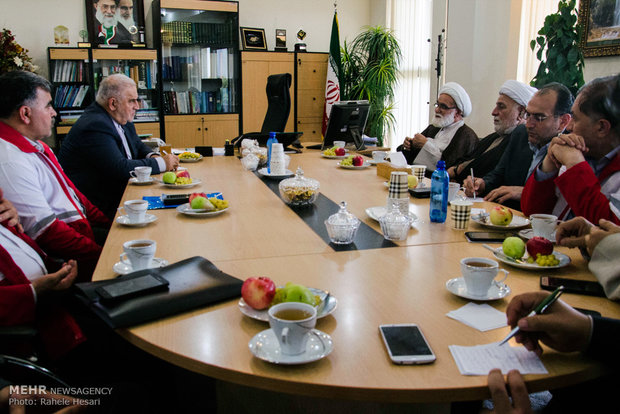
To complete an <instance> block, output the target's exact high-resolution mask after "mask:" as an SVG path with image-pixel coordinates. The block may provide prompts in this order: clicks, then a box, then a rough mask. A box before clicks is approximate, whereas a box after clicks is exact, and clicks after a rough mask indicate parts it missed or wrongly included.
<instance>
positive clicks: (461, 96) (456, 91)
mask: <svg viewBox="0 0 620 414" xmlns="http://www.w3.org/2000/svg"><path fill="white" fill-rule="evenodd" d="M442 93H445V94H446V95H450V96H451V97H452V99H454V103H455V104H456V107H457V108H459V109H460V110H461V113H462V114H463V117H466V116H469V114H470V113H471V100H470V99H469V95H467V92H465V89H463V87H462V86H461V85H459V84H458V83H456V82H448V83H446V84H445V85H443V86H442V87H441V89H439V94H440V95H441V94H442Z"/></svg>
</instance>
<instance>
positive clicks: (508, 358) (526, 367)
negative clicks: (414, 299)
mask: <svg viewBox="0 0 620 414" xmlns="http://www.w3.org/2000/svg"><path fill="white" fill-rule="evenodd" d="M448 348H449V349H450V352H451V353H452V357H453V358H454V362H456V365H457V366H458V368H459V371H460V372H461V374H462V375H487V374H488V373H489V371H491V370H492V369H494V368H499V369H501V371H502V373H503V374H507V373H508V371H511V370H513V369H516V370H518V371H519V372H520V373H521V374H547V373H548V371H547V369H546V368H545V366H544V365H543V363H542V361H541V360H540V358H538V355H536V354H535V353H534V352H530V351H528V350H527V349H525V348H524V347H523V346H515V347H512V346H510V345H509V344H504V345H499V342H494V343H490V344H486V345H477V346H459V345H450V346H449V347H448Z"/></svg>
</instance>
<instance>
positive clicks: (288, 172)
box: [258, 168, 295, 179]
mask: <svg viewBox="0 0 620 414" xmlns="http://www.w3.org/2000/svg"><path fill="white" fill-rule="evenodd" d="M258 173H259V174H260V175H262V176H264V177H269V178H276V179H277V178H286V177H292V176H293V175H295V173H294V172H293V171H291V170H284V174H273V173H268V172H267V168H261V169H259V170H258Z"/></svg>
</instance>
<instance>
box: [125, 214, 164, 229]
mask: <svg viewBox="0 0 620 414" xmlns="http://www.w3.org/2000/svg"><path fill="white" fill-rule="evenodd" d="M155 220H157V216H156V215H154V214H148V213H146V215H145V216H144V221H140V222H137V223H132V222H131V221H129V216H118V217H117V218H116V222H117V223H118V224H122V225H123V226H129V227H142V226H146V225H147V224H149V223H152V222H154V221H155Z"/></svg>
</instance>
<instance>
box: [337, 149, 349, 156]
mask: <svg viewBox="0 0 620 414" xmlns="http://www.w3.org/2000/svg"><path fill="white" fill-rule="evenodd" d="M346 153H347V152H346V151H345V150H344V148H342V147H338V148H336V155H337V156H339V157H344V156H345V154H346Z"/></svg>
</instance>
